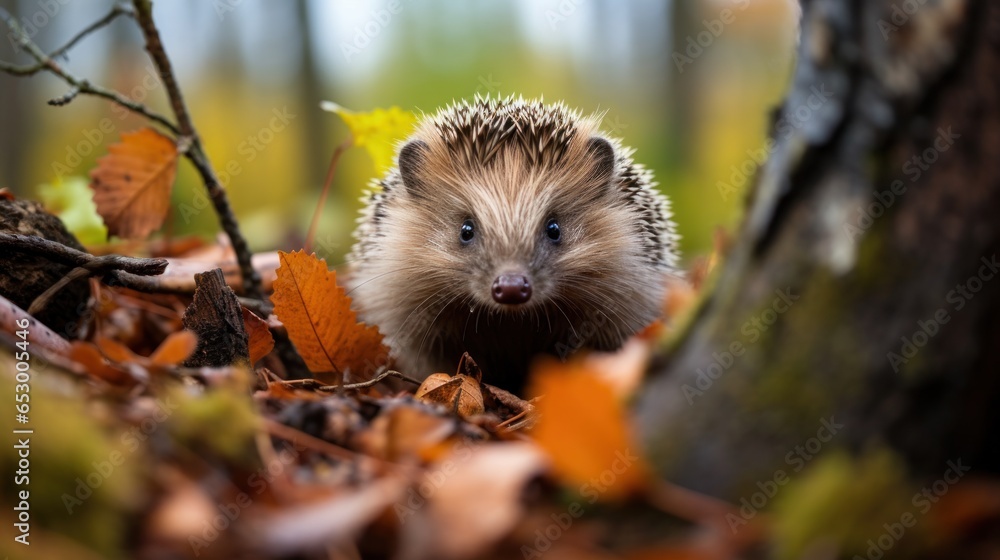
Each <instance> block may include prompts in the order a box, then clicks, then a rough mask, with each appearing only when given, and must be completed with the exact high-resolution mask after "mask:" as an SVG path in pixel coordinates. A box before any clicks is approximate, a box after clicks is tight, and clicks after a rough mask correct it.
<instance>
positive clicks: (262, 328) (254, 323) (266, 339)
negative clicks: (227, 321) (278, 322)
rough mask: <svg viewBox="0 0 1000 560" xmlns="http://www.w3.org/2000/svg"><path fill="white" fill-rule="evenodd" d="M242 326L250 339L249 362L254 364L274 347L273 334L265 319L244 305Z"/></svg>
mask: <svg viewBox="0 0 1000 560" xmlns="http://www.w3.org/2000/svg"><path fill="white" fill-rule="evenodd" d="M243 327H244V328H245V329H246V331H247V336H248V337H249V340H250V342H249V343H250V363H251V364H256V363H257V362H258V361H259V360H260V359H261V358H263V357H264V356H267V355H268V354H270V353H271V350H273V349H274V336H273V335H272V334H271V329H269V328H268V326H267V321H265V320H263V319H261V318H260V317H258V316H257V315H255V314H254V312H253V311H250V310H249V309H247V308H246V307H244V308H243Z"/></svg>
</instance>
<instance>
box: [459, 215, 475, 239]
mask: <svg viewBox="0 0 1000 560" xmlns="http://www.w3.org/2000/svg"><path fill="white" fill-rule="evenodd" d="M475 236H476V224H475V222H473V221H472V220H465V221H464V222H462V229H461V230H460V232H459V234H458V237H459V239H461V240H462V244H463V245H468V244H469V243H472V238H474V237H475Z"/></svg>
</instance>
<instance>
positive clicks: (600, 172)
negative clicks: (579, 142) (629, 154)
mask: <svg viewBox="0 0 1000 560" xmlns="http://www.w3.org/2000/svg"><path fill="white" fill-rule="evenodd" d="M587 154H588V155H590V157H591V158H593V160H594V167H593V171H591V175H592V176H593V178H594V180H595V181H597V182H600V183H604V184H608V183H611V179H612V177H613V176H614V173H615V149H614V148H613V147H612V146H611V142H608V141H607V139H605V138H601V137H600V136H594V137H593V138H591V139H590V140H588V141H587Z"/></svg>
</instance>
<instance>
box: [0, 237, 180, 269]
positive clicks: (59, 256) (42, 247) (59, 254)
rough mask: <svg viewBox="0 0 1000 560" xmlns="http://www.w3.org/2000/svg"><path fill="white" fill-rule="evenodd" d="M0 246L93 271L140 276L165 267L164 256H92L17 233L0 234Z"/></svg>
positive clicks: (43, 239) (41, 238)
mask: <svg viewBox="0 0 1000 560" xmlns="http://www.w3.org/2000/svg"><path fill="white" fill-rule="evenodd" d="M0 248H5V249H13V250H16V251H20V252H24V253H33V254H36V255H40V256H43V257H45V258H47V259H49V260H52V261H56V262H59V263H62V264H66V265H70V266H78V267H84V268H88V269H89V270H93V271H96V272H104V271H109V270H122V271H125V272H128V273H131V274H137V275H140V276H155V275H157V274H160V273H162V272H163V269H165V268H166V267H167V260H166V259H140V258H136V257H123V256H121V255H104V256H103V257H95V256H94V255H91V254H90V253H84V252H83V251H78V250H76V249H74V248H72V247H67V246H66V245H63V244H62V243H59V242H58V241H51V240H49V239H45V238H43V237H36V236H34V235H20V234H17V233H0Z"/></svg>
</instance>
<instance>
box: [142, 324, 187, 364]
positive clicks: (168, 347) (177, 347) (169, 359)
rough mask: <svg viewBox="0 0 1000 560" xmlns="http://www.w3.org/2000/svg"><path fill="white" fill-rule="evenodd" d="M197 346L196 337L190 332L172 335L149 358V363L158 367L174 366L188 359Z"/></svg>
mask: <svg viewBox="0 0 1000 560" xmlns="http://www.w3.org/2000/svg"><path fill="white" fill-rule="evenodd" d="M197 346H198V337H197V336H196V335H195V334H194V333H193V332H191V331H179V332H175V333H172V334H171V335H170V336H168V337H167V338H166V340H164V341H163V342H161V343H160V346H159V347H157V349H156V350H155V351H154V352H153V354H152V355H150V356H149V361H150V362H152V363H154V364H156V365H160V366H175V365H177V364H179V363H181V362H183V361H184V360H186V359H187V358H188V356H190V355H191V353H192V352H194V349H195V348H196V347H197Z"/></svg>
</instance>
